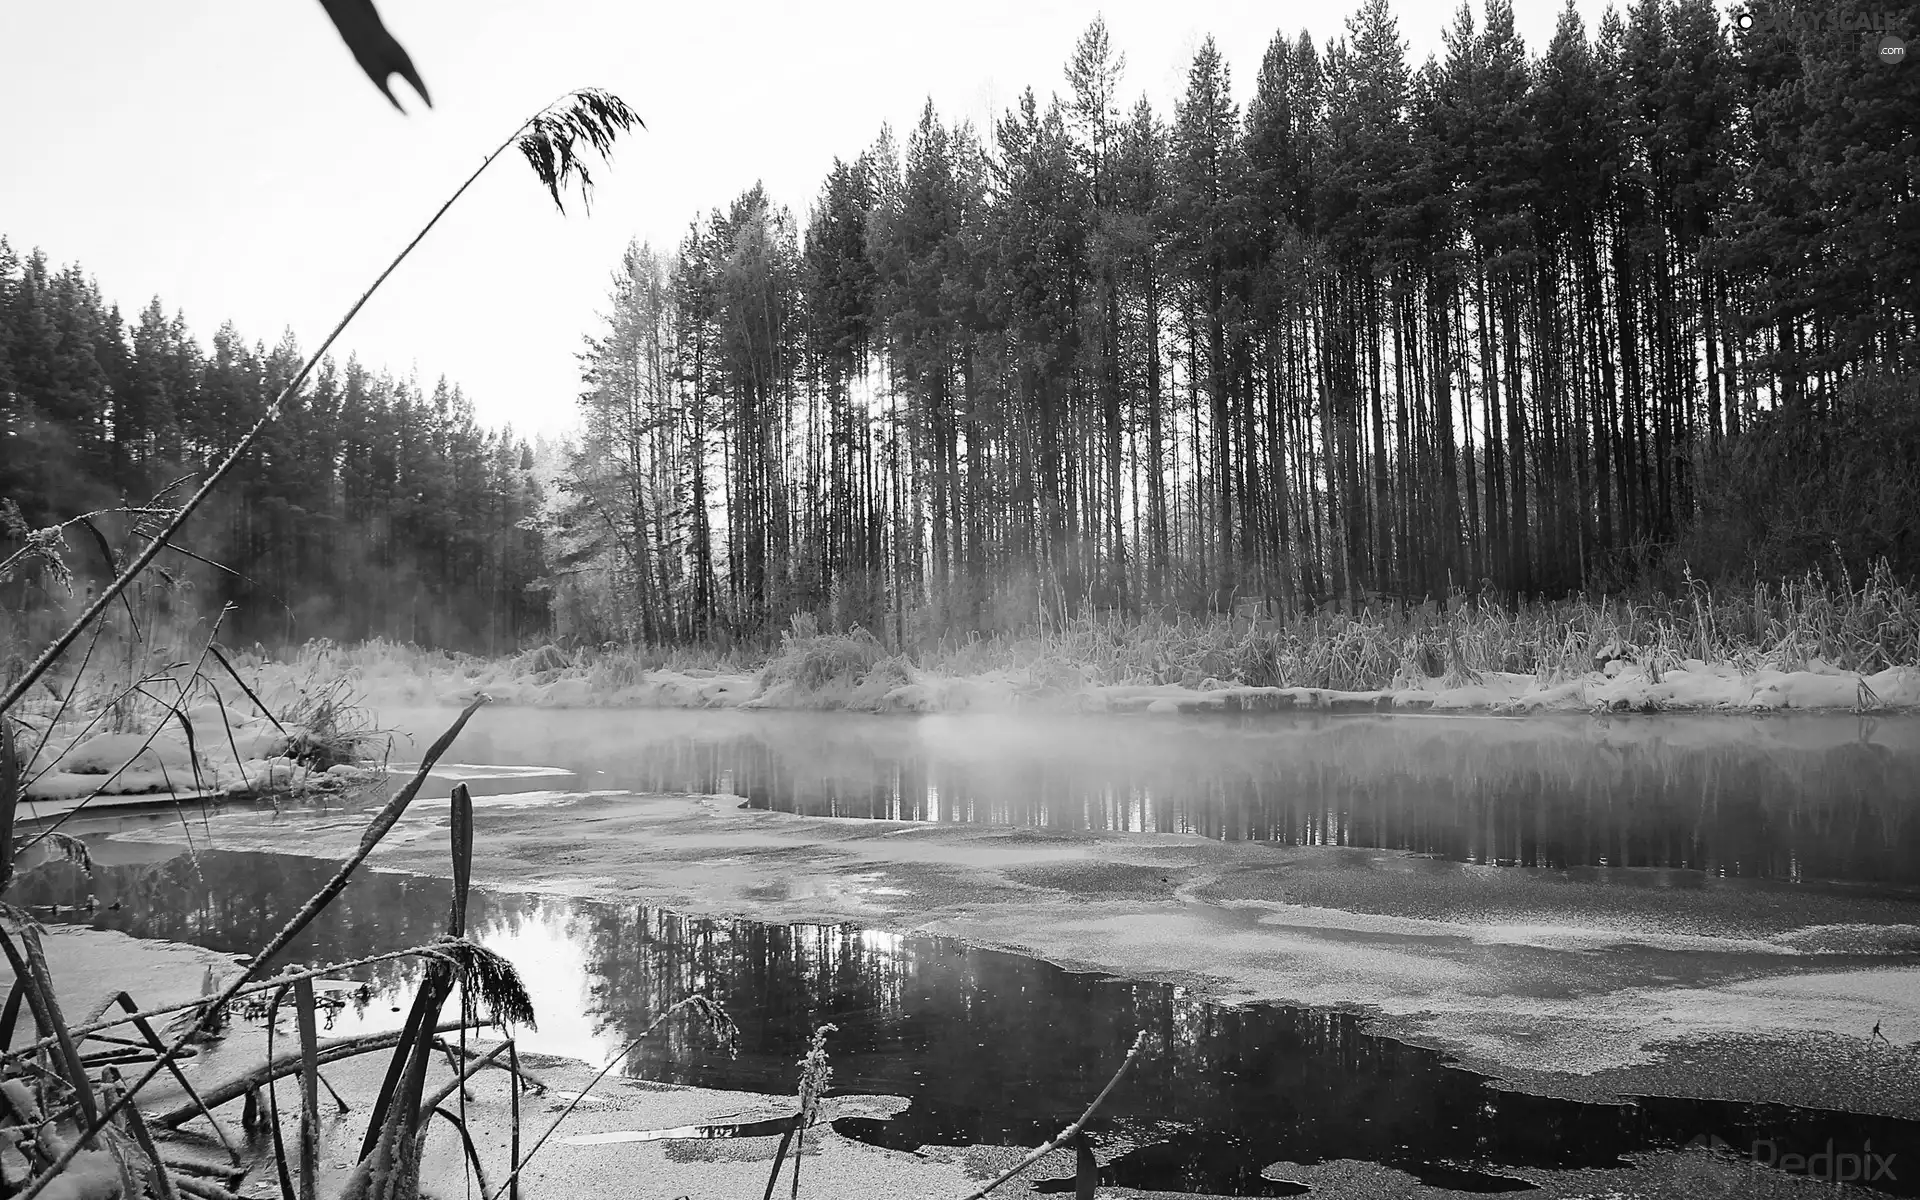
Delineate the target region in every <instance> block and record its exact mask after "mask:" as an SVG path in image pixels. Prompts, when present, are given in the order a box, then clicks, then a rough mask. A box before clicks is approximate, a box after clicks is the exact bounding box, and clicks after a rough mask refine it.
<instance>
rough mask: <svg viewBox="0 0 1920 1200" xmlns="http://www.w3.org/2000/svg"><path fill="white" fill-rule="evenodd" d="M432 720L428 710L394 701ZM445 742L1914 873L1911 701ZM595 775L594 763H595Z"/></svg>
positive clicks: (558, 721) (1448, 843)
mask: <svg viewBox="0 0 1920 1200" xmlns="http://www.w3.org/2000/svg"><path fill="white" fill-rule="evenodd" d="M397 715H398V716H399V718H400V723H401V725H402V727H403V728H407V729H410V730H415V731H419V732H420V733H424V734H425V735H426V736H427V737H430V736H431V735H432V734H433V733H435V732H437V731H438V730H439V729H440V728H443V727H444V724H445V722H444V720H443V719H442V714H439V713H401V714H397ZM458 753H459V754H460V755H461V756H462V757H463V758H465V759H467V760H468V761H472V762H480V763H501V764H506V763H551V764H556V765H560V766H565V767H567V768H569V769H572V770H575V771H578V772H581V773H582V774H583V775H587V777H589V778H592V779H593V780H594V786H597V787H608V788H630V789H635V790H642V791H689V792H728V793H734V794H738V795H741V796H744V797H746V798H747V800H748V801H749V802H750V803H751V804H753V805H754V806H755V807H758V808H770V809H777V810H780V811H784V812H797V813H804V814H807V815H811V816H841V817H871V818H881V819H888V820H905V821H960V822H986V823H994V824H1013V825H1044V826H1051V827H1060V828H1073V829H1099V830H1115V831H1133V832H1145V831H1162V832H1181V833H1198V834H1203V835H1205V836H1207V837H1213V838H1224V839H1228V840H1238V839H1247V840H1260V841H1273V842H1282V843H1288V844H1305V845H1343V846H1366V847H1376V848H1384V849H1394V850H1406V851H1413V852H1416V853H1421V854H1432V855H1437V856H1441V857H1445V858H1449V859H1454V860H1457V861H1463V862H1475V863H1498V864H1502V865H1510V864H1518V865H1523V866H1535V867H1550V868H1568V867H1602V866H1615V867H1623V866H1624V867H1666V868H1682V869H1690V870H1699V871H1706V872H1709V873H1713V874H1716V875H1727V876H1747V877H1757V878H1774V879H1829V880H1846V881H1855V882H1878V883H1903V884H1911V883H1920V819H1917V814H1916V808H1917V807H1920V786H1917V785H1916V781H1920V717H1911V716H1908V717H1896V718H1889V719H1884V720H1876V719H1870V718H1857V717H1851V716H1845V715H1801V716H1793V717H1783V716H1776V717H1766V718H1751V717H1741V716H1733V715H1728V714H1705V715H1697V716H1673V717H1632V718H1615V719H1605V718H1600V719H1596V718H1589V717H1586V716H1578V717H1571V718H1567V717H1534V718H1527V719H1524V720H1503V719H1495V718H1441V717H1418V716H1387V717H1379V716H1366V715H1355V716H1337V717H1336V716H1320V717H1315V716H1311V715H1283V714H1282V715H1266V716H1257V717H1239V718H1234V717H1220V718H1205V719H1177V718H1164V717H1107V718H1048V717H1022V718H1017V719H1015V718H1001V717H987V716H960V717H925V718H914V717H865V716H858V715H854V714H847V713H830V714H809V713H774V712H761V713H752V712H749V713H740V712H715V713H705V712H694V713H689V712H658V711H612V712H609V711H598V710H570V711H565V712H556V711H552V710H515V711H513V712H512V713H507V712H504V711H502V712H484V711H483V712H482V713H481V714H480V717H479V718H477V719H476V720H475V721H474V722H473V724H472V725H471V726H470V727H469V728H468V730H467V732H466V733H465V734H463V735H462V739H461V742H460V747H459V750H458ZM590 772H597V773H598V774H597V775H588V773H590Z"/></svg>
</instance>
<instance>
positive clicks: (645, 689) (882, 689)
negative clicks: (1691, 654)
mask: <svg viewBox="0 0 1920 1200" xmlns="http://www.w3.org/2000/svg"><path fill="white" fill-rule="evenodd" d="M516 661H517V660H506V661H501V662H496V663H492V664H489V665H487V666H485V667H480V668H476V667H472V666H467V667H455V666H445V667H437V668H435V667H429V666H427V665H426V664H421V663H414V664H404V663H394V664H389V665H386V666H383V667H368V668H355V669H354V672H355V677H354V680H353V682H354V685H355V686H356V687H357V688H359V689H361V690H362V691H364V692H365V694H366V697H367V701H366V702H367V703H368V704H370V705H373V706H374V707H375V708H376V709H377V708H380V707H393V708H407V707H433V706H460V705H464V704H466V703H469V702H471V701H472V700H473V699H475V698H476V697H478V696H481V695H484V696H486V697H487V698H488V699H489V700H491V701H492V702H493V703H496V704H503V705H518V706H526V707H535V708H560V709H564V708H593V709H633V710H649V709H653V710H658V709H679V710H734V711H740V712H754V711H774V712H783V711H784V712H796V711H797V712H850V713H905V714H919V715H959V714H982V715H1001V716H1008V715H1012V716H1019V715H1030V714H1060V713H1086V714H1102V713H1107V714H1143V715H1147V716H1180V715H1198V714H1208V713H1281V712H1305V713H1338V712H1366V713H1379V714H1394V713H1402V714H1416V713H1428V714H1436V715H1440V714H1444V715H1454V716H1472V715H1476V714H1480V715H1497V716H1507V717H1515V716H1529V715H1565V714H1574V715H1579V714H1593V715H1602V716H1604V715H1609V714H1615V713H1724V714H1765V713H1782V712H1808V713H1817V712H1829V713H1842V712H1854V713H1876V714H1880V713H1894V712H1902V711H1912V710H1915V709H1920V667H1910V666H1909V667H1891V668H1888V669H1886V670H1883V671H1880V672H1877V673H1875V674H1871V675H1862V674H1860V673H1858V672H1852V671H1842V670H1838V669H1836V668H1833V667H1829V666H1826V665H1824V664H1821V663H1819V662H1818V661H1815V662H1814V663H1812V664H1810V669H1808V670H1802V671H1778V670H1771V669H1760V670H1754V671H1745V672H1743V671H1740V670H1738V669H1736V668H1733V667H1731V666H1714V665H1709V664H1706V663H1703V662H1700V661H1698V660H1693V659H1689V660H1685V661H1683V662H1682V663H1680V664H1679V665H1678V666H1676V667H1674V668H1673V669H1670V670H1666V671H1658V670H1653V669H1649V668H1646V667H1643V666H1640V665H1638V664H1633V663H1629V662H1625V661H1624V660H1616V661H1615V662H1613V663H1610V664H1609V666H1608V669H1607V670H1605V671H1594V672H1591V673H1589V674H1587V675H1584V676H1581V677H1578V678H1573V679H1562V680H1557V681H1555V680H1549V679H1545V678H1542V677H1541V676H1538V675H1522V674H1513V673H1506V672H1492V671H1489V672H1480V673H1478V674H1477V675H1476V676H1474V678H1473V679H1472V681H1471V682H1450V681H1449V680H1446V679H1441V678H1426V679H1418V680H1414V681H1411V682H1407V683H1404V684H1402V685H1400V686H1393V687H1387V688H1381V689H1377V690H1370V691H1349V690H1340V689H1334V688H1313V687H1253V686H1248V685H1245V684H1241V683H1238V682H1236V681H1221V680H1214V679H1209V680H1204V681H1201V682H1200V683H1198V684H1171V683H1169V684H1094V683H1081V684H1065V685H1063V684H1061V683H1059V682H1057V681H1051V680H1047V679H1041V678H1035V677H1034V676H1033V675H1030V674H1022V673H1019V672H1012V671H1006V670H996V671H989V672H985V673H981V674H976V675H946V674H942V673H939V672H934V671H927V670H921V669H919V668H916V667H912V666H910V665H908V664H906V663H905V662H903V661H902V660H900V659H897V658H892V659H884V660H882V661H880V662H878V663H876V664H873V665H872V666H871V667H870V668H869V669H867V670H865V671H864V673H858V674H857V675H856V673H854V672H846V673H842V674H839V675H835V676H832V677H829V678H827V679H824V680H819V681H815V682H802V681H801V680H800V679H797V678H794V677H792V675H791V674H790V673H782V672H779V671H776V670H774V669H771V668H769V669H766V670H762V671H759V672H740V671H735V672H723V671H712V670H702V669H688V670H682V671H669V670H659V671H650V672H647V673H646V674H645V675H644V677H642V678H641V679H639V681H638V682H632V683H613V682H610V681H608V680H607V679H605V678H604V677H603V676H601V675H599V674H596V673H595V672H594V671H593V670H592V669H591V668H581V667H565V668H561V669H550V670H546V671H537V672H529V671H525V670H522V669H520V668H519V667H518V666H517V665H516ZM270 670H271V668H269V671H270ZM85 715H86V714H84V713H79V714H75V716H74V718H72V719H70V720H69V721H67V722H64V723H63V725H62V727H61V728H60V729H58V730H56V736H55V737H54V738H52V739H49V746H50V747H52V748H53V749H52V750H50V751H49V753H47V754H45V755H42V756H41V758H40V759H38V760H37V761H36V762H35V763H34V764H33V765H32V766H31V767H30V770H29V779H30V780H31V782H30V784H29V786H28V789H27V798H28V799H30V800H33V801H39V802H42V803H47V802H56V803H57V802H71V801H74V800H76V799H78V798H80V797H84V796H87V795H89V794H91V793H92V792H93V791H94V790H95V789H96V788H100V787H101V785H102V784H103V782H104V783H106V785H107V786H106V787H105V789H104V791H103V793H102V794H103V795H108V796H130V795H143V794H154V795H156V796H158V795H165V794H169V793H171V794H174V795H187V794H193V795H218V794H222V793H226V792H245V791H247V790H250V789H259V788H262V787H279V788H292V789H296V790H297V789H300V788H308V787H320V788H325V789H335V790H337V789H340V788H343V787H350V786H353V785H355V784H357V783H360V782H364V781H366V780H367V779H369V778H372V777H373V776H374V775H377V771H376V772H373V773H372V774H370V773H369V772H368V771H367V770H366V769H364V768H362V767H357V766H352V765H346V764H342V765H338V766H335V767H332V768H330V769H328V770H326V771H316V770H312V769H310V768H309V767H307V766H305V765H303V764H302V763H300V762H298V761H296V760H295V759H294V758H292V757H289V754H290V752H291V749H292V745H291V743H292V741H293V739H296V738H298V737H299V736H300V731H299V730H298V729H289V730H283V729H280V728H278V727H276V726H275V725H274V724H273V723H271V722H269V721H267V720H266V719H264V718H261V717H258V716H252V715H249V714H245V713H241V712H238V711H236V710H234V709H231V708H228V709H224V710H223V709H220V708H218V707H217V706H213V705H206V706H201V708H198V709H195V710H193V711H192V712H191V713H190V714H189V715H190V716H191V717H192V718H193V719H194V723H195V724H196V726H197V727H199V728H202V729H209V728H210V729H213V730H216V731H221V730H224V731H226V732H225V735H224V736H216V737H214V738H208V737H207V736H206V735H204V734H203V735H201V737H200V738H199V739H198V741H197V742H195V743H193V744H192V745H190V744H189V741H188V739H187V738H186V736H185V735H184V734H182V733H181V732H179V731H178V730H176V729H175V728H173V727H171V726H170V727H168V728H166V729H164V730H161V731H159V732H158V733H156V734H154V735H153V736H152V737H151V738H148V737H147V735H145V734H93V735H91V736H80V737H78V740H76V741H74V742H73V743H72V744H71V745H70V746H67V745H66V743H65V739H64V738H63V737H61V736H58V735H59V734H62V733H65V734H67V735H69V736H71V735H73V734H74V732H75V731H76V730H78V729H79V727H80V726H79V718H81V717H84V716H85ZM29 719H30V720H31V718H29ZM143 744H144V748H143ZM63 747H64V748H63ZM129 762H130V763H131V765H130V766H124V767H123V764H127V763H129ZM116 769H118V772H119V773H118V774H117V776H116V775H114V772H115V771H116ZM110 777H111V778H110Z"/></svg>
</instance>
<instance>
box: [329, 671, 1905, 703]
mask: <svg viewBox="0 0 1920 1200" xmlns="http://www.w3.org/2000/svg"><path fill="white" fill-rule="evenodd" d="M361 682H362V684H363V686H366V687H367V688H368V689H369V691H370V693H371V694H372V695H373V696H374V697H375V698H376V700H378V699H380V698H383V697H391V699H393V700H394V701H397V702H401V703H408V704H426V703H432V704H459V703H464V702H466V701H467V700H470V699H471V698H473V697H474V696H475V695H477V694H481V693H484V694H486V695H487V696H488V697H490V698H491V699H492V700H493V701H495V702H496V703H502V704H518V705H529V706H536V707H543V708H585V707H594V708H743V709H814V710H820V709H827V710H845V711H850V712H911V713H956V712H1001V713H1004V712H1025V711H1039V712H1114V713H1130V712H1147V713H1181V712H1209V711H1225V712H1268V711H1282V710H1287V709H1319V710H1334V711H1339V710H1343V709H1344V710H1356V711H1419V710H1432V711H1440V712H1492V713H1528V712H1669V711H1700V710H1708V711H1768V710H1778V709H1794V710H1806V709H1829V710H1843V711H1845V710H1854V711H1876V712H1877V711H1887V710H1894V709H1902V708H1912V707H1916V706H1920V667H1911V666H1906V667H1891V668H1888V669H1886V670H1883V671H1879V672H1877V673H1874V674H1861V673H1859V672H1854V671H1842V670H1839V669H1837V668H1833V667H1830V666H1827V665H1825V664H1822V663H1820V662H1818V661H1817V660H1816V661H1815V662H1813V663H1811V664H1809V669H1807V670H1800V671H1781V670H1773V669H1767V668H1761V669H1757V670H1751V671H1742V670H1739V669H1738V668H1735V667H1731V666H1715V665H1710V664H1707V663H1703V662H1700V661H1699V660H1697V659H1688V660H1685V661H1683V662H1682V663H1680V664H1679V665H1678V666H1676V667H1674V668H1672V669H1670V670H1666V671H1660V670H1657V669H1653V668H1650V667H1643V666H1640V665H1637V664H1631V663H1624V662H1620V661H1618V660H1616V662H1614V663H1610V664H1609V668H1608V669H1607V670H1598V671H1593V672H1590V673H1587V674H1585V675H1581V676H1578V677H1574V678H1570V679H1569V678H1558V679H1556V678H1543V677H1541V676H1539V675H1521V674H1513V673H1508V672H1499V671H1489V672H1483V673H1479V674H1477V675H1475V676H1472V677H1471V678H1467V679H1458V680H1448V679H1445V678H1422V679H1417V680H1413V681H1410V682H1403V683H1400V684H1398V685H1397V686H1392V687H1386V688H1380V689H1377V690H1371V691H1345V690H1338V689H1333V688H1314V687H1255V686H1250V685H1247V684H1244V683H1241V682H1240V681H1238V680H1233V679H1228V680H1219V679H1207V680H1203V681H1201V682H1199V683H1197V684H1180V683H1164V684H1098V683H1074V682H1072V681H1067V682H1064V683H1063V682H1062V681H1061V680H1059V679H1058V678H1057V677H1053V676H1050V675H1043V674H1041V673H1039V672H1021V671H1013V670H1004V669H1002V670H993V671H988V672H984V673H981V674H977V675H951V674H946V673H943V672H939V671H934V670H927V669H923V668H920V667H915V666H913V665H911V664H909V663H907V662H905V661H904V660H902V659H899V658H886V659H882V660H881V661H879V662H877V663H875V664H873V665H872V666H870V667H867V668H866V669H864V670H862V671H847V672H842V673H836V674H834V675H832V676H830V677H828V678H825V679H820V680H816V681H807V680H803V679H796V678H791V677H781V676H780V675H779V674H778V673H777V672H774V671H771V670H769V671H762V672H759V673H748V672H723V671H710V670H700V669H689V670H681V671H664V670H663V671H650V672H647V673H646V674H645V675H644V676H643V677H642V678H640V679H639V680H638V681H637V682H631V683H624V682H623V683H619V684H617V685H611V686H608V685H605V684H602V683H600V682H599V681H597V680H595V679H594V678H592V677H591V676H590V674H589V673H588V672H586V671H575V670H560V671H547V672H538V673H523V672H520V671H518V670H516V668H515V664H514V663H513V662H512V661H508V662H502V663H498V664H494V665H493V666H491V667H490V668H486V669H482V670H479V671H474V672H472V673H469V672H467V671H460V670H438V671H435V670H429V671H421V672H409V673H407V674H404V675H402V674H382V675H375V674H369V675H367V676H366V677H364V678H363V679H362V681H361Z"/></svg>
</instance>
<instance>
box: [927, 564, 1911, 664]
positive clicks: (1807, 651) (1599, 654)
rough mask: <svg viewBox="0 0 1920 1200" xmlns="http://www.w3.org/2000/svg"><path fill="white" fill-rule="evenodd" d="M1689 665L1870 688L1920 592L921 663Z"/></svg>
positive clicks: (1231, 631)
mask: <svg viewBox="0 0 1920 1200" xmlns="http://www.w3.org/2000/svg"><path fill="white" fill-rule="evenodd" d="M1688 659H1697V660H1700V661H1703V662H1707V663H1713V664H1717V665H1727V666H1732V667H1736V668H1738V669H1741V670H1744V671H1754V670H1760V669H1769V668H1770V669H1773V670H1779V671H1803V670H1806V669H1807V668H1808V667H1809V665H1810V664H1814V663H1824V664H1826V665H1828V666H1831V667H1835V668H1838V669H1841V670H1846V671H1855V672H1862V673H1867V674H1871V673H1874V672H1877V671H1880V670H1883V669H1885V668H1887V667H1892V666H1905V665H1913V664H1916V663H1920V591H1915V590H1914V589H1912V588H1908V587H1904V586H1902V585H1901V584H1899V583H1897V582H1896V581H1894V580H1893V579H1892V578H1891V577H1889V576H1888V575H1887V574H1886V573H1885V572H1876V573H1875V574H1874V575H1873V576H1872V577H1870V578H1869V579H1867V580H1866V581H1865V582H1864V583H1862V584H1861V585H1859V586H1858V587H1857V588H1855V587H1851V586H1843V587H1839V588H1836V587H1832V586H1829V585H1827V584H1825V583H1823V582H1821V581H1819V580H1816V579H1812V578H1807V579H1801V580H1790V581H1787V582H1785V583H1782V584H1779V585H1768V584H1757V585H1756V586H1755V587H1754V588H1753V590H1751V591H1743V592H1717V593H1716V592H1715V591H1713V590H1711V589H1709V588H1707V587H1706V586H1705V585H1696V586H1694V587H1692V588H1690V589H1689V590H1688V591H1686V592H1685V593H1683V594H1681V595H1679V596H1653V597H1647V598H1641V599H1637V600H1633V599H1613V598H1607V597H1601V598H1598V599H1579V600H1568V601H1554V602H1541V603H1533V604H1526V605H1522V606H1520V607H1519V608H1516V609H1510V608H1507V607H1506V606H1503V605H1499V604H1494V603H1490V602H1487V601H1483V600H1474V599H1471V598H1469V597H1466V596H1463V595H1455V596H1453V597H1451V598H1449V599H1448V600H1447V601H1446V602H1445V603H1443V604H1436V603H1430V604H1424V605H1418V606H1410V607H1387V608H1380V609H1369V610H1366V611H1363V612H1361V613H1359V614H1356V615H1347V614H1342V613H1329V614H1321V615H1314V616H1302V617H1295V618H1292V619H1269V618H1244V617H1243V618H1229V617H1209V618H1199V619H1196V618H1191V617H1175V618H1161V617H1147V618H1144V619H1139V620H1131V619H1127V618H1123V617H1120V616H1117V615H1113V614H1099V615H1088V616H1082V617H1079V618H1077V619H1074V620H1072V621H1070V622H1068V623H1067V624H1066V625H1065V627H1064V628H1062V629H1060V630H1058V631H1054V632H1048V633H1045V634H1034V635H1030V636H1026V637H1018V638H993V639H969V640H967V641H964V642H958V643H949V644H944V645H941V646H938V647H936V648H934V650H933V651H932V652H931V653H929V654H925V655H922V656H921V660H920V661H921V665H922V666H924V667H927V668H928V669H931V670H937V671H940V672H942V673H945V674H956V675H966V674H980V673H984V672H987V671H994V670H1024V671H1029V672H1033V673H1035V674H1045V675H1051V676H1054V677H1068V676H1072V675H1074V674H1076V673H1078V674H1079V675H1081V676H1083V677H1084V681H1085V682H1087V683H1092V684H1104V685H1111V684H1150V683H1151V684H1176V683H1177V684H1182V685H1184V686H1187V687H1198V686H1204V685H1205V683H1206V681H1208V680H1219V681H1226V680H1235V681H1238V682H1240V683H1244V684H1247V685H1250V686H1257V687H1308V688H1330V689H1336V690H1346V691H1360V690H1367V689H1377V688H1386V687H1391V686H1393V685H1394V684H1395V683H1396V682H1406V681H1409V680H1416V679H1420V678H1434V677H1439V678H1447V679H1450V680H1456V681H1470V680H1471V679H1472V678H1473V677H1475V676H1477V675H1479V674H1482V673H1485V672H1504V673H1508V674H1521V675H1536V676H1540V677H1541V678H1544V679H1560V678H1567V677H1572V676H1577V675H1580V674H1582V673H1585V672H1588V671H1593V670H1596V669H1600V668H1602V667H1603V666H1604V665H1605V663H1606V662H1608V661H1611V660H1623V661H1628V662H1633V663H1636V664H1640V665H1642V666H1645V667H1647V668H1649V669H1651V670H1653V671H1656V672H1657V671H1660V670H1665V669H1670V668H1672V667H1675V666H1678V665H1679V664H1680V663H1681V662H1683V661H1685V660H1688Z"/></svg>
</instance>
